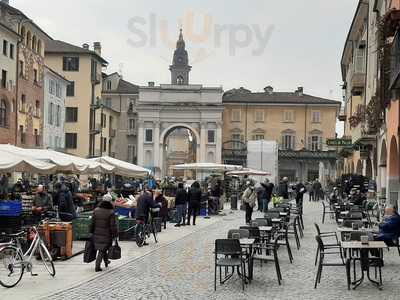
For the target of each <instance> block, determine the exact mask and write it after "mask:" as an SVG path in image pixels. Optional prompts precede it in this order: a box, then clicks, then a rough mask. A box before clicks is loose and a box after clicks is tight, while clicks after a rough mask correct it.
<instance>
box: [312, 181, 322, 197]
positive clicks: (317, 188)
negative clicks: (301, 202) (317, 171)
mask: <svg viewBox="0 0 400 300" xmlns="http://www.w3.org/2000/svg"><path fill="white" fill-rule="evenodd" d="M313 193H314V201H319V199H320V197H321V195H322V185H321V183H320V182H319V181H318V179H315V181H314V183H313Z"/></svg>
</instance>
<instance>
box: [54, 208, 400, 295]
mask: <svg viewBox="0 0 400 300" xmlns="http://www.w3.org/2000/svg"><path fill="white" fill-rule="evenodd" d="M320 215H321V207H320V204H319V203H309V202H308V201H306V202H305V223H306V224H305V225H306V230H305V238H304V239H302V240H301V242H302V247H301V249H300V251H297V250H296V249H295V247H294V243H293V240H292V241H291V242H292V250H293V253H294V259H295V261H294V263H293V265H290V264H289V263H288V257H287V253H286V251H285V249H280V251H279V257H280V263H281V269H282V273H283V284H282V286H279V285H278V283H277V280H276V274H275V269H274V267H273V265H272V264H269V265H264V266H263V267H262V268H261V267H260V265H258V264H256V267H255V273H254V281H253V283H252V284H251V285H250V286H248V287H247V288H246V290H245V291H244V292H242V290H241V285H240V281H238V280H237V279H232V280H231V281H228V282H227V283H226V284H225V285H224V286H218V288H217V292H214V291H213V277H214V274H213V254H212V252H213V247H214V240H215V239H216V238H224V237H225V236H226V233H227V231H228V230H229V229H231V228H237V227H238V226H240V225H241V224H242V222H243V219H244V216H243V212H236V213H235V214H233V215H227V216H224V217H219V218H220V219H219V220H218V221H217V222H216V223H214V224H212V225H209V226H208V227H204V228H203V229H201V230H199V231H198V232H195V233H193V234H190V235H188V236H186V237H184V238H182V239H179V240H177V241H176V242H174V243H171V244H169V245H166V246H164V247H161V248H159V249H156V250H154V251H152V252H150V253H148V254H146V255H145V256H143V257H140V258H138V259H136V260H134V261H131V262H129V263H127V264H125V265H123V266H121V267H119V268H116V269H111V270H110V271H108V272H105V273H103V274H101V275H100V276H97V277H95V278H94V279H92V280H90V281H88V282H83V283H81V284H79V285H76V286H75V287H73V288H70V289H68V290H65V291H62V292H58V293H56V294H53V295H50V296H49V297H48V298H47V299H295V298H298V299H321V298H322V297H324V298H325V299H377V298H378V297H383V298H384V299H398V294H399V292H400V288H399V286H398V283H399V282H400V281H399V280H400V273H399V268H398V266H399V264H400V258H399V256H398V254H397V251H395V250H391V251H390V252H387V251H386V250H385V252H384V256H385V262H386V264H385V267H384V269H383V281H384V290H383V291H379V290H377V289H376V288H375V287H373V286H372V285H371V284H369V283H364V284H362V285H361V286H360V287H359V288H358V289H357V290H356V291H347V287H346V281H345V269H344V267H343V268H342V267H333V268H326V269H324V271H323V275H322V280H321V284H320V285H319V287H318V289H317V290H314V289H313V283H314V281H313V280H314V276H315V269H314V264H313V259H314V255H315V246H316V244H315V241H314V235H315V230H314V227H313V225H312V224H313V222H314V221H317V222H319V223H320ZM326 223H327V224H325V226H323V227H322V230H334V229H335V228H336V227H335V224H334V222H333V221H332V220H328V222H326ZM161 243H162V241H161ZM322 295H323V296H322Z"/></svg>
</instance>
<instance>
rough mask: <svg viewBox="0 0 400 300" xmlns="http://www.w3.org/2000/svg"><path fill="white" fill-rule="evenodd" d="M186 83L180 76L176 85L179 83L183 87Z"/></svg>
mask: <svg viewBox="0 0 400 300" xmlns="http://www.w3.org/2000/svg"><path fill="white" fill-rule="evenodd" d="M184 82H185V81H184V79H183V77H182V76H181V75H179V76H178V77H177V78H176V83H177V84H179V85H182V84H183V83H184Z"/></svg>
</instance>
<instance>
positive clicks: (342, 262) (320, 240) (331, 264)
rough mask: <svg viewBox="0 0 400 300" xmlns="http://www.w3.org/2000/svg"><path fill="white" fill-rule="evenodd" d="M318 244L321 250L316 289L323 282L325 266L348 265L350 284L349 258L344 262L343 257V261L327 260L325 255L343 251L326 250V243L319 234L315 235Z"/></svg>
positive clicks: (347, 271) (347, 274)
mask: <svg viewBox="0 0 400 300" xmlns="http://www.w3.org/2000/svg"><path fill="white" fill-rule="evenodd" d="M315 239H316V241H317V244H318V250H319V251H318V252H319V263H318V270H317V275H316V277H315V284H314V289H316V288H317V284H318V283H321V277H322V268H323V267H340V266H345V267H346V277H347V285H348V286H349V285H350V261H349V260H347V261H346V263H344V261H343V258H342V257H341V262H325V256H326V255H332V254H333V255H335V254H341V252H326V251H325V250H327V248H326V247H325V245H324V242H323V241H322V239H321V237H320V236H319V235H317V236H316V237H315Z"/></svg>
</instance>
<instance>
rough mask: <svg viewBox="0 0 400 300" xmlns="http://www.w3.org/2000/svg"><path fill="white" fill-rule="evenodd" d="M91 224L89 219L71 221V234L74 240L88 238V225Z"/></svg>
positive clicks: (82, 218)
mask: <svg viewBox="0 0 400 300" xmlns="http://www.w3.org/2000/svg"><path fill="white" fill-rule="evenodd" d="M91 222H92V219H91V218H84V217H80V218H76V219H74V220H72V232H73V237H74V240H85V239H88V238H89V236H90V232H89V230H90V224H91Z"/></svg>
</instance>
